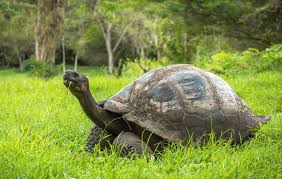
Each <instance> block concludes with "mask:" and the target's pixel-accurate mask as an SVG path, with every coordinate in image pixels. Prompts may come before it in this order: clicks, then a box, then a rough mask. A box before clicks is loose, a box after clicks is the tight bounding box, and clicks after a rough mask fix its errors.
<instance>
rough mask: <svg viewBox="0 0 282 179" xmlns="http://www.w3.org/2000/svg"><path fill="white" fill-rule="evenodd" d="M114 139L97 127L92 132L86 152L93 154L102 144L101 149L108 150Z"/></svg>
mask: <svg viewBox="0 0 282 179" xmlns="http://www.w3.org/2000/svg"><path fill="white" fill-rule="evenodd" d="M114 139H115V138H114V136H113V135H111V134H109V133H108V132H107V131H105V130H104V129H102V128H100V127H98V126H96V125H95V126H94V127H93V128H92V129H91V131H90V134H89V136H88V138H87V142H86V145H85V148H84V150H85V151H86V152H91V151H92V150H93V148H94V147H95V145H97V144H100V148H101V150H103V149H105V148H108V147H109V146H110V144H112V143H113V141H114Z"/></svg>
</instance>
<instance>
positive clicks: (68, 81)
mask: <svg viewBox="0 0 282 179" xmlns="http://www.w3.org/2000/svg"><path fill="white" fill-rule="evenodd" d="M63 83H64V85H65V86H66V87H70V86H72V87H74V86H76V84H77V80H76V79H75V77H73V76H71V75H69V74H65V75H64V78H63Z"/></svg>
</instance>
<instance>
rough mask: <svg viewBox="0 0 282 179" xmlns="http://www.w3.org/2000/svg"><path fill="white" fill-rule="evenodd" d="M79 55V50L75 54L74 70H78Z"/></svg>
mask: <svg viewBox="0 0 282 179" xmlns="http://www.w3.org/2000/svg"><path fill="white" fill-rule="evenodd" d="M78 55H79V51H77V52H76V54H75V58H74V71H77V61H78Z"/></svg>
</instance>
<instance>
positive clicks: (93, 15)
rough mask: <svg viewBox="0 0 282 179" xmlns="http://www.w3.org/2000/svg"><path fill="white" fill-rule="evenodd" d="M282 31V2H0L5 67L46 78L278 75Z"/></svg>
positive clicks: (0, 41) (0, 46) (1, 63)
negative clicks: (92, 70)
mask: <svg viewBox="0 0 282 179" xmlns="http://www.w3.org/2000/svg"><path fill="white" fill-rule="evenodd" d="M281 26H282V1H281V0H244V1H241V0H236V1H235V0H82V1H79V0H57V1H50V0H38V1H36V0H0V29H1V31H0V67H1V68H18V69H19V71H32V72H33V73H34V74H36V75H38V76H43V77H50V76H52V75H53V74H55V73H56V71H58V70H64V69H65V68H66V67H65V66H66V65H68V68H74V70H77V65H79V66H83V65H84V66H106V67H107V70H108V72H109V73H110V74H115V75H122V74H123V75H127V74H132V73H135V74H142V73H144V72H146V71H148V70H150V69H151V68H154V67H157V66H163V65H168V64H174V63H191V64H194V65H196V66H199V67H202V68H205V69H208V70H210V71H213V72H215V73H224V74H230V75H231V74H238V73H257V72H262V71H281V70H282V67H281V66H282V44H281V43H282V27H281Z"/></svg>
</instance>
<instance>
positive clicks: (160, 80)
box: [104, 64, 260, 142]
mask: <svg viewBox="0 0 282 179" xmlns="http://www.w3.org/2000/svg"><path fill="white" fill-rule="evenodd" d="M104 108H105V109H106V110H109V111H112V112H115V113H120V114H122V115H123V118H124V119H126V120H128V121H130V122H133V123H135V124H137V125H139V126H140V127H141V128H143V129H144V130H147V131H150V132H153V133H154V134H156V135H158V136H160V137H162V138H164V139H167V140H171V141H175V142H179V141H183V140H184V141H185V139H187V137H190V136H192V137H193V139H200V140H201V139H202V138H203V137H204V136H205V135H206V134H209V133H211V131H214V133H215V136H216V138H219V137H223V138H230V137H231V138H232V139H233V140H235V141H239V140H240V139H241V138H246V137H248V136H249V134H250V130H251V129H252V128H256V127H258V126H259V122H260V121H259V118H258V117H256V115H255V114H254V113H253V111H252V110H251V109H250V108H248V107H247V105H246V104H245V103H244V102H243V101H242V100H241V99H240V97H239V96H238V95H237V94H236V93H235V92H234V91H233V89H232V88H231V87H230V86H229V85H228V84H227V83H226V82H225V81H224V80H223V79H221V78H220V77H218V76H216V75H214V74H212V73H210V72H207V71H204V70H202V69H199V68H196V67H194V66H191V65H185V64H183V65H172V66H167V67H161V68H157V69H154V70H151V71H149V72H147V73H145V74H144V75H143V76H141V77H139V78H138V79H136V80H135V81H134V82H133V83H131V84H129V85H128V86H126V87H125V88H123V89H122V90H121V91H119V92H118V93H117V94H116V95H114V96H112V97H111V98H109V99H108V100H107V101H106V102H105V104H104Z"/></svg>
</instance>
